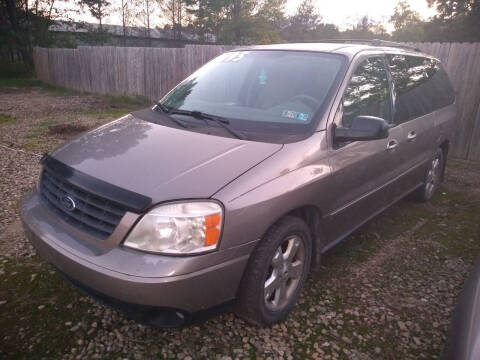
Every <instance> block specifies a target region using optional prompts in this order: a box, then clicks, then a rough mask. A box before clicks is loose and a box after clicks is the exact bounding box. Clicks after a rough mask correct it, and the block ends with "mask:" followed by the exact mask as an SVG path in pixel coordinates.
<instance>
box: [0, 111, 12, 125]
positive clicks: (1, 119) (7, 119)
mask: <svg viewBox="0 0 480 360" xmlns="http://www.w3.org/2000/svg"><path fill="white" fill-rule="evenodd" d="M14 122H15V117H13V116H12V115H8V114H2V113H0V125H3V124H11V123H14Z"/></svg>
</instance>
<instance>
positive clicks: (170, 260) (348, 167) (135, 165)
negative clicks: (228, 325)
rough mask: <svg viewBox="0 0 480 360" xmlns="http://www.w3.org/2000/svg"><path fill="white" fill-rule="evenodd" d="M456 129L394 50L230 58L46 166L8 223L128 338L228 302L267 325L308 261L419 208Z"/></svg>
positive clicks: (435, 77) (442, 92)
mask: <svg viewBox="0 0 480 360" xmlns="http://www.w3.org/2000/svg"><path fill="white" fill-rule="evenodd" d="M455 117H456V106H455V94H454V91H453V89H452V86H451V84H450V81H449V79H448V76H447V74H446V72H445V70H444V69H443V68H442V66H441V64H440V62H439V61H438V60H437V59H435V58H432V57H430V56H428V55H425V54H421V53H420V52H418V51H415V50H414V49H410V48H404V47H401V46H400V45H398V44H395V43H385V42H380V41H376V42H375V41H373V42H371V43H367V44H365V43H363V44H357V43H348V42H343V43H342V42H327V43H313V44H285V45H271V46H255V47H248V48H244V49H237V50H234V51H230V52H227V53H225V54H223V55H221V56H219V57H217V58H216V59H214V60H212V61H211V62H209V63H208V64H206V65H205V66H203V67H202V68H200V69H199V70H197V71H196V72H195V73H193V74H192V75H191V76H189V77H188V78H187V79H186V80H184V81H183V82H181V83H180V84H179V85H178V86H176V87H175V88H174V89H173V90H171V91H170V92H169V93H168V94H167V95H166V96H165V97H164V98H163V99H161V100H160V101H159V102H158V103H157V104H156V105H155V106H154V107H153V108H147V109H144V110H141V111H138V112H134V113H132V114H129V115H126V116H124V117H122V118H120V119H118V120H116V121H113V122H111V123H109V124H107V125H104V126H102V127H100V128H98V129H95V130H92V131H89V132H87V133H85V134H82V135H80V136H79V137H77V138H75V139H73V140H72V141H69V142H68V143H66V144H64V145H62V146H60V147H59V148H57V149H56V150H54V151H53V152H52V153H50V154H48V155H46V156H45V157H44V158H43V160H42V164H43V168H42V173H41V177H40V181H39V183H38V186H37V187H36V188H35V189H34V190H33V191H32V192H30V193H29V194H27V195H26V196H25V198H24V199H23V202H22V205H21V214H22V219H23V222H24V226H25V230H26V232H27V234H28V236H29V238H30V240H31V241H32V243H33V244H34V246H35V247H36V249H37V251H38V253H39V254H40V255H41V256H42V257H43V258H44V259H46V260H47V261H48V262H50V263H51V264H53V265H54V266H55V267H56V268H57V269H58V270H59V271H60V272H61V273H62V274H64V275H65V277H67V278H68V279H70V280H71V281H72V282H73V283H74V284H76V285H77V286H79V287H81V288H83V289H85V290H87V291H88V292H89V293H90V294H92V295H94V296H96V297H98V298H101V299H103V300H104V301H105V302H107V303H108V304H112V305H115V306H117V307H119V308H121V309H123V310H124V311H126V312H128V314H130V315H131V316H135V317H136V318H137V319H139V320H140V321H143V322H148V323H149V324H153V325H157V326H180V325H184V324H187V323H188V322H189V321H191V320H192V319H194V318H195V317H196V316H197V315H199V314H204V313H205V311H207V310H208V311H210V310H211V309H216V308H218V307H220V306H221V305H223V304H230V303H233V304H234V305H235V307H234V309H235V311H236V312H237V313H238V314H239V315H240V316H242V317H243V318H244V319H246V320H248V321H250V322H251V323H255V324H260V325H270V324H273V323H275V322H278V321H281V320H282V319H284V318H285V317H286V316H287V314H288V313H289V312H290V310H291V309H292V307H293V306H294V304H295V302H296V300H297V298H298V296H299V293H300V291H301V289H302V286H303V284H304V282H305V279H306V277H307V274H308V272H309V271H310V270H311V269H312V268H318V266H319V261H320V257H321V254H322V253H323V252H325V251H327V250H328V249H329V248H331V247H332V246H334V245H335V244H337V243H338V242H339V241H341V240H342V239H344V238H345V237H346V236H347V235H348V234H350V233H351V232H352V231H354V230H355V229H356V228H358V227H359V226H361V225H362V224H364V223H365V222H366V221H368V220H369V219H371V218H372V217H374V216H375V215H377V214H378V213H380V212H381V211H383V210H384V209H386V208H387V207H388V206H390V205H391V204H393V203H395V202H396V201H398V200H400V199H401V198H403V197H404V196H406V195H407V194H410V193H414V194H415V196H416V197H417V198H418V199H419V200H421V201H427V200H429V199H430V198H431V197H432V195H433V194H434V192H435V190H436V189H437V187H438V184H439V182H440V180H441V178H442V175H443V171H444V168H445V162H446V159H447V153H448V150H449V147H450V144H451V141H452V136H453V133H454V124H455Z"/></svg>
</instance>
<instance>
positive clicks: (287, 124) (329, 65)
mask: <svg viewBox="0 0 480 360" xmlns="http://www.w3.org/2000/svg"><path fill="white" fill-rule="evenodd" d="M343 64H344V58H343V57H342V56H340V55H334V54H325V53H315V52H296V51H264V50H257V51H234V52H228V53H225V54H223V55H221V56H219V57H217V58H216V59H214V60H212V61H211V62H209V63H208V64H206V65H205V66H203V67H202V68H200V69H199V70H198V71H196V72H195V73H193V74H192V75H191V76H189V77H188V78H187V79H186V80H184V81H183V82H182V83H180V84H179V85H178V86H177V87H175V88H174V89H173V90H172V91H170V92H169V93H168V94H167V95H166V96H165V97H164V98H163V99H162V100H161V103H162V104H163V105H165V106H166V107H168V108H174V109H181V110H190V111H192V110H194V111H200V112H203V113H207V114H212V115H217V116H221V117H224V118H228V119H231V120H234V121H232V126H234V127H237V128H240V129H242V128H244V129H247V130H248V129H250V130H251V131H254V130H255V129H256V130H257V131H262V129H263V131H266V130H267V129H270V130H271V129H274V128H275V129H277V130H278V129H280V130H281V129H282V126H283V128H284V129H288V131H291V130H292V129H295V126H296V125H298V126H299V128H302V129H303V130H304V131H305V130H306V129H307V128H311V127H312V126H311V125H312V123H313V122H314V120H315V114H316V113H317V112H318V111H319V110H320V109H321V108H322V105H324V103H325V101H326V98H327V97H328V96H329V92H330V90H331V88H332V85H333V84H334V82H335V80H336V79H337V77H338V75H339V72H340V69H341V68H342V65H343ZM308 125H310V126H308Z"/></svg>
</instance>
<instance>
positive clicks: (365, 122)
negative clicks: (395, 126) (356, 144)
mask: <svg viewBox="0 0 480 360" xmlns="http://www.w3.org/2000/svg"><path fill="white" fill-rule="evenodd" d="M388 129H389V126H388V123H387V122H386V121H385V120H384V119H382V118H378V117H375V116H366V115H360V116H356V117H355V118H354V119H353V120H352V125H351V126H350V127H349V128H343V127H336V128H335V130H334V137H335V141H339V142H342V141H364V140H377V139H385V138H387V137H388Z"/></svg>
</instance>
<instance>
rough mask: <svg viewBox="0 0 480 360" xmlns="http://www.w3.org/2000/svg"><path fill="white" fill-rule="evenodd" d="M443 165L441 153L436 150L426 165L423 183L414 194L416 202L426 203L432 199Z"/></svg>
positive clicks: (440, 177)
mask: <svg viewBox="0 0 480 360" xmlns="http://www.w3.org/2000/svg"><path fill="white" fill-rule="evenodd" d="M444 165H445V159H444V155H443V151H442V149H440V148H438V149H437V151H435V154H434V156H433V157H432V159H431V160H430V162H429V164H428V170H427V174H426V176H425V183H424V184H423V185H422V186H421V187H420V188H418V189H417V190H416V191H415V193H414V195H415V199H416V200H417V201H419V202H427V201H429V200H430V199H431V198H432V197H433V195H434V194H435V192H436V191H437V189H438V186H439V185H440V182H441V180H442V173H443V167H444Z"/></svg>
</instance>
